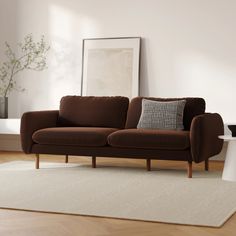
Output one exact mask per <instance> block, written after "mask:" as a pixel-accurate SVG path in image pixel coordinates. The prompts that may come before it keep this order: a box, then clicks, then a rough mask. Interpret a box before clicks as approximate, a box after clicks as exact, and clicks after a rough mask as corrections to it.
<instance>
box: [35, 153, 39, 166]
mask: <svg viewBox="0 0 236 236" xmlns="http://www.w3.org/2000/svg"><path fill="white" fill-rule="evenodd" d="M35 155H36V160H35V169H39V154H35Z"/></svg>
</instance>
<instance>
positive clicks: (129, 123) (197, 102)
mask: <svg viewBox="0 0 236 236" xmlns="http://www.w3.org/2000/svg"><path fill="white" fill-rule="evenodd" d="M143 98H145V99H149V100H153V101H163V102H167V101H176V100H186V104H185V108H184V117H183V124H184V129H185V130H189V129H190V126H191V122H192V119H193V117H195V116H197V115H201V114H203V113H204V112H205V101H204V99H202V98H153V97H136V98H133V99H132V100H131V102H130V105H129V110H128V114H127V120H126V125H125V128H126V129H132V128H136V127H137V125H138V122H139V118H140V115H141V111H142V99H143Z"/></svg>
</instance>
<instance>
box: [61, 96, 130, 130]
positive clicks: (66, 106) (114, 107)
mask: <svg viewBox="0 0 236 236" xmlns="http://www.w3.org/2000/svg"><path fill="white" fill-rule="evenodd" d="M128 106H129V99H128V98H126V97H92V96H90V97H81V96H65V97H63V98H62V99H61V102H60V110H59V117H58V126H82V127H111V128H124V126H125V122H126V116H127V110H128Z"/></svg>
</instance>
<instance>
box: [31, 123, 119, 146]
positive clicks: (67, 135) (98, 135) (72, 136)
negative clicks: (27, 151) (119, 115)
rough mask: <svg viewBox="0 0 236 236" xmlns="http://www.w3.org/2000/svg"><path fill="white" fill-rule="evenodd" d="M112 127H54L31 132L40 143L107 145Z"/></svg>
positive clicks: (35, 140)
mask: <svg viewBox="0 0 236 236" xmlns="http://www.w3.org/2000/svg"><path fill="white" fill-rule="evenodd" d="M115 131H117V129H114V128H101V127H56V128H46V129H40V130H38V131H36V132H34V133H33V136H32V139H33V141H34V142H35V143H38V144H42V145H69V146H70V145H71V146H89V147H90V146H94V147H100V146H105V145H107V137H108V135H109V134H111V133H112V132H115Z"/></svg>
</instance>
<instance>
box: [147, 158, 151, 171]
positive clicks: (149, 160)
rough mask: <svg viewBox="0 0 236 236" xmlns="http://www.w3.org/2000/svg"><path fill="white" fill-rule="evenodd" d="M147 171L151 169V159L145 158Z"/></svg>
mask: <svg viewBox="0 0 236 236" xmlns="http://www.w3.org/2000/svg"><path fill="white" fill-rule="evenodd" d="M146 167H147V171H151V159H147V160H146Z"/></svg>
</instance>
